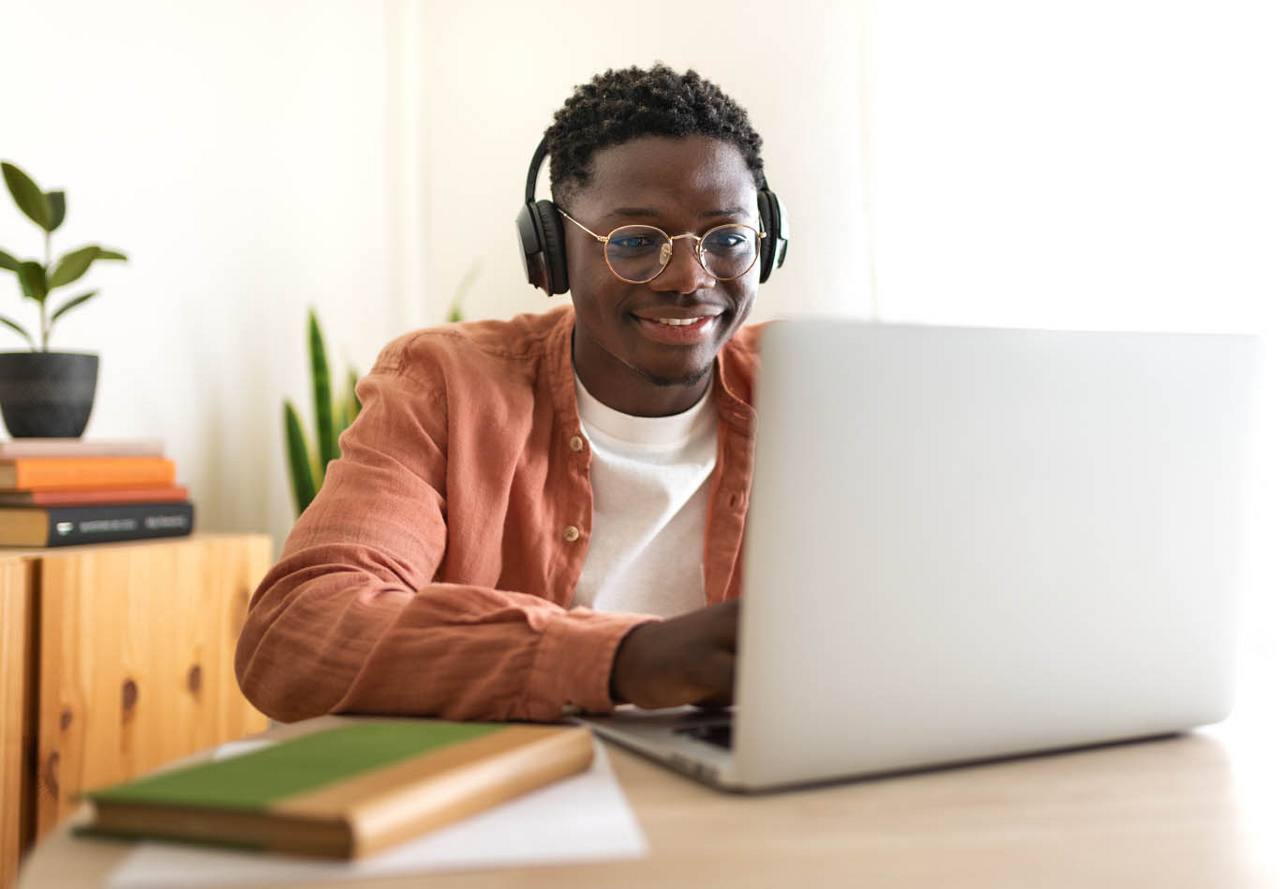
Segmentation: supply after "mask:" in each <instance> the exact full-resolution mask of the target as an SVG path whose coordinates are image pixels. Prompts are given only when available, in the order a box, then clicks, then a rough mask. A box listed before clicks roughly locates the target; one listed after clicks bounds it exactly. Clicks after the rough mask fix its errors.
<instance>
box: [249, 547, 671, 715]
mask: <svg viewBox="0 0 1280 889" xmlns="http://www.w3.org/2000/svg"><path fill="white" fill-rule="evenodd" d="M357 549H358V548H354V547H349V546H342V545H324V546H313V547H308V548H305V549H302V550H299V551H297V552H294V553H291V554H288V555H286V557H285V558H284V559H282V560H281V562H280V563H279V564H278V565H276V566H275V568H273V569H272V571H271V572H270V573H269V574H268V575H267V577H266V578H265V579H264V581H263V583H262V585H261V587H260V588H259V590H258V592H257V593H256V594H255V596H254V599H253V602H252V605H251V608H250V612H249V616H248V619H247V621H246V624H245V627H244V630H243V632H242V634H241V637H240V645H239V648H238V651H237V657H236V673H237V676H238V678H239V680H240V684H241V687H242V689H243V690H244V692H245V695H246V696H247V697H248V698H249V699H250V701H252V702H253V703H254V705H255V706H257V707H258V708H259V709H260V710H262V711H263V712H264V713H266V714H268V715H269V716H272V717H273V718H276V719H281V720H284V721H294V720H298V719H305V718H307V717H311V716H317V715H320V714H322V713H333V712H361V713H384V714H405V715H410V714H411V715H430V716H441V717H446V718H450V719H493V720H502V719H529V720H537V721H545V720H553V719H558V718H559V717H560V716H561V715H562V712H563V708H564V706H565V705H566V704H574V705H577V706H580V707H583V708H584V709H586V710H588V711H592V712H603V711H607V710H608V709H609V708H610V706H611V701H610V699H609V673H610V669H611V667H612V664H613V659H614V653H615V650H616V648H617V646H618V643H619V641H620V640H621V638H622V637H623V636H624V635H625V634H626V633H627V632H628V631H629V630H630V629H631V628H633V627H634V626H636V625H637V624H639V623H642V622H644V621H646V620H650V619H651V618H649V617H647V616H644V615H635V614H606V613H602V612H594V611H590V610H587V609H574V610H573V611H566V610H565V609H563V608H561V607H559V606H558V605H556V604H555V603H553V602H550V601H547V600H545V599H542V598H540V597H538V596H534V595H529V594H526V593H518V592H509V591H500V590H493V589H487V588H484V587H476V586H466V585H459V584H429V585H426V586H424V587H423V588H422V589H420V590H417V591H413V590H410V589H408V588H406V587H404V586H402V585H398V583H397V579H396V577H395V574H394V572H391V571H389V570H376V569H372V568H371V566H373V565H376V564H377V563H378V561H379V560H378V558H377V556H376V554H371V553H369V552H367V551H366V552H358V551H357ZM354 565H360V566H361V567H351V566H354Z"/></svg>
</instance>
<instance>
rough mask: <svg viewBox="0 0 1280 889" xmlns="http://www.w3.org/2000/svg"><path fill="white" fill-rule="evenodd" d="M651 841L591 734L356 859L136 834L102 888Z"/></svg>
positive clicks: (319, 876) (294, 878)
mask: <svg viewBox="0 0 1280 889" xmlns="http://www.w3.org/2000/svg"><path fill="white" fill-rule="evenodd" d="M265 743H270V742H263V741H234V742H232V743H231V744H225V745H223V746H222V747H220V748H219V749H218V752H217V753H216V754H214V756H215V757H216V758H219V759H221V758H225V757H226V756H229V755H238V754H241V753H248V752H249V750H254V749H257V748H258V747H260V746H262V745H263V744H265ZM648 851H649V845H648V842H647V841H646V840H645V836H644V833H643V832H642V831H641V830H640V825H639V824H637V823H636V819H635V816H634V814H632V811H631V807H630V806H629V805H628V804H627V799H626V797H625V796H624V795H623V793H622V788H620V787H619V786H618V782H617V779H616V778H615V777H614V774H613V769H612V767H611V766H610V765H609V755H608V753H607V752H606V751H605V748H604V745H602V744H601V743H600V742H599V741H596V756H595V761H594V762H593V763H592V766H591V768H590V769H588V770H587V771H586V772H584V773H582V774H581V775H576V776H574V777H572V778H568V779H566V780H564V781H560V782H558V783H556V784H553V785H551V786H549V787H544V788H543V789H541V790H536V791H534V792H533V793H530V794H527V795H525V796H522V797H520V798H519V799H516V800H513V801H511V802H509V803H506V804H504V805H501V806H499V807H497V808H496V809H490V810H489V811H487V812H482V813H481V814H479V815H474V816H472V817H471V818H468V819H466V820H465V821H459V822H458V823H457V824H454V825H451V826H449V827H445V828H441V829H440V830H436V831H433V832H432V833H429V834H427V835H425V836H423V837H421V838H420V839H417V840H410V841H409V842H407V843H404V844H403V845H400V846H397V847H396V848H394V849H390V850H388V851H386V852H383V853H382V854H380V855H376V856H374V857H372V858H367V859H364V860H362V861H355V862H345V861H344V862H331V861H315V860H310V859H302V858H295V857H290V856H286V855H277V854H266V853H254V852H236V851H231V850H226V851H223V850H218V849H206V848H201V847H197V846H190V847H187V846H177V845H172V844H168V843H147V842H144V843H140V844H139V845H138V848H137V849H135V850H134V852H133V853H132V854H130V855H129V856H128V857H127V858H126V859H125V860H124V863H122V864H121V865H120V866H119V867H117V868H116V869H115V870H114V871H113V872H112V873H111V875H110V877H108V879H107V884H106V885H107V887H108V889H170V887H173V886H184V887H212V886H235V885H240V884H244V883H252V884H255V885H256V884H260V883H290V882H302V881H320V880H344V879H353V878H357V877H374V876H389V875H393V874H412V873H429V872H432V871H443V870H461V869H476V868H493V867H516V866H520V865H531V864H572V863H580V862H585V861H603V860H611V859H619V858H640V857H642V856H644V855H647V854H648Z"/></svg>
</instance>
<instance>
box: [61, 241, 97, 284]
mask: <svg viewBox="0 0 1280 889" xmlns="http://www.w3.org/2000/svg"><path fill="white" fill-rule="evenodd" d="M101 252H102V248H101V247H99V246H98V245H97V244H90V245H89V246H88V247H81V248H80V249H79V250H72V251H71V252H70V253H68V254H66V255H65V256H63V257H62V258H61V259H59V260H58V264H57V265H56V266H54V269H53V274H52V275H50V276H49V288H50V289H52V288H54V287H63V286H65V285H67V284H70V283H71V282H72V281H75V280H78V279H79V278H80V276H81V275H83V274H84V273H85V272H87V271H89V266H91V265H93V261H94V260H95V259H97V258H98V255H99V254H100V253H101Z"/></svg>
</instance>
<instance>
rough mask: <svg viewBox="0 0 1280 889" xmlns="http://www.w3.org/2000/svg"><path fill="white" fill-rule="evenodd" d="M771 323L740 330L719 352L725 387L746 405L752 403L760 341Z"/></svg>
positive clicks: (767, 322)
mask: <svg viewBox="0 0 1280 889" xmlns="http://www.w3.org/2000/svg"><path fill="white" fill-rule="evenodd" d="M771 323H773V322H770V321H766V322H764V323H761V324H751V325H747V326H744V327H742V328H740V329H739V330H738V332H737V333H735V334H734V335H733V337H732V338H731V339H730V340H729V342H727V343H725V344H724V348H723V349H721V350H720V361H721V366H722V374H723V379H724V383H725V385H726V386H727V387H728V388H729V389H730V390H731V391H732V392H734V394H736V395H737V396H738V397H739V398H741V399H742V400H743V401H745V402H747V403H748V404H751V403H753V399H752V395H753V393H754V391H755V381H756V373H757V372H758V371H759V369H760V340H761V337H762V336H763V334H764V332H765V330H766V329H768V327H769V325H770V324H771Z"/></svg>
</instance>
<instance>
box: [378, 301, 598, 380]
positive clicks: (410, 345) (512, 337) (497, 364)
mask: <svg viewBox="0 0 1280 889" xmlns="http://www.w3.org/2000/svg"><path fill="white" fill-rule="evenodd" d="M572 323H573V321H572V317H571V314H570V309H569V308H568V307H560V308H557V309H553V310H552V311H550V312H546V313H543V314H525V315H517V316H516V317H514V318H511V319H510V320H506V321H466V322H460V323H457V324H446V325H442V326H439V327H426V328H422V329H420V330H415V331H412V332H410V333H406V334H403V335H401V336H399V337H397V338H396V339H394V340H392V341H391V342H390V343H388V344H387V345H386V346H385V347H383V349H382V352H381V353H380V354H379V355H378V360H377V362H376V363H375V364H374V367H373V370H372V373H384V374H390V375H394V376H400V377H405V378H408V379H410V380H414V381H416V382H419V383H423V384H431V383H440V382H443V381H444V380H445V379H446V378H448V377H450V376H452V375H454V374H457V373H465V374H467V375H469V376H472V377H475V376H484V375H486V374H487V373H498V374H506V373H519V374H524V373H526V372H531V371H532V369H534V368H536V366H537V364H538V363H539V362H540V361H541V359H542V358H543V357H544V356H545V355H546V354H548V352H549V351H551V350H553V349H555V348H556V347H557V342H558V340H559V338H560V336H559V335H560V334H563V332H564V331H565V330H566V329H567V328H568V327H571V326H572Z"/></svg>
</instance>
